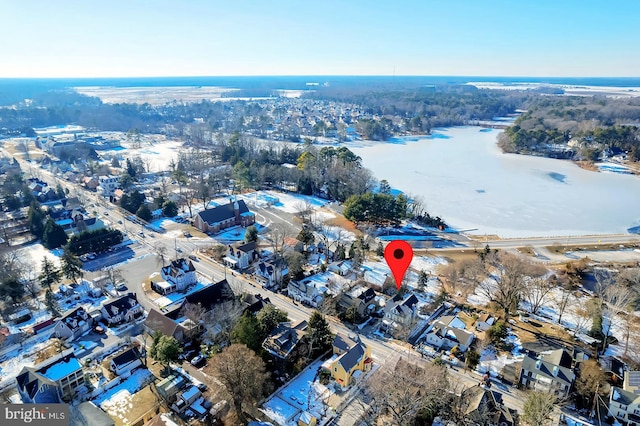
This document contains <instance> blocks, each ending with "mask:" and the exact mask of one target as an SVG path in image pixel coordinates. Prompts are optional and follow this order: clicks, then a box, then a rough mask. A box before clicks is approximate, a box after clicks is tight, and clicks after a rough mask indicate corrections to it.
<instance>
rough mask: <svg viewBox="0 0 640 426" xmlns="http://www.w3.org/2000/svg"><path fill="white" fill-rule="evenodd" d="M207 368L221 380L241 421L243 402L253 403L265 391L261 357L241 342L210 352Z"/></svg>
mask: <svg viewBox="0 0 640 426" xmlns="http://www.w3.org/2000/svg"><path fill="white" fill-rule="evenodd" d="M207 370H208V371H207V372H208V374H210V375H212V376H214V377H217V378H218V379H219V380H220V381H221V382H222V383H223V384H224V386H225V387H226V389H227V392H229V394H231V398H232V401H233V406H234V408H235V410H236V414H237V415H238V420H239V421H240V423H241V424H245V423H246V416H245V414H244V411H243V405H244V404H245V403H249V404H254V403H255V402H256V401H258V400H259V399H260V398H261V397H262V396H263V394H264V391H265V387H266V384H267V378H268V373H267V372H266V368H265V365H264V361H262V359H261V358H260V357H258V356H257V355H256V354H255V353H254V352H253V351H252V350H251V349H249V348H247V347H246V346H245V345H241V344H233V345H231V346H229V347H227V348H225V349H224V350H223V351H222V352H221V353H219V354H218V355H216V356H214V357H213V358H212V359H211V362H210V363H209V367H208V369H207Z"/></svg>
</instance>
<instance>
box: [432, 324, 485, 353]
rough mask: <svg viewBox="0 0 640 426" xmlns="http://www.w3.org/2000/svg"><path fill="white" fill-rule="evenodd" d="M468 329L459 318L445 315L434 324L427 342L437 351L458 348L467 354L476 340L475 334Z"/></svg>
mask: <svg viewBox="0 0 640 426" xmlns="http://www.w3.org/2000/svg"><path fill="white" fill-rule="evenodd" d="M466 328H467V326H466V324H465V323H464V321H462V320H461V319H460V318H458V317H457V316H455V315H445V316H443V317H441V318H439V319H438V320H437V321H436V322H434V323H433V325H432V326H431V330H430V331H429V333H427V336H426V342H427V344H429V345H431V346H433V347H434V348H436V349H437V350H440V349H452V348H453V347H454V346H457V347H458V349H459V350H460V351H462V352H465V351H466V350H467V349H469V346H470V345H471V343H472V342H473V339H474V338H475V334H474V333H473V332H472V331H469V330H466Z"/></svg>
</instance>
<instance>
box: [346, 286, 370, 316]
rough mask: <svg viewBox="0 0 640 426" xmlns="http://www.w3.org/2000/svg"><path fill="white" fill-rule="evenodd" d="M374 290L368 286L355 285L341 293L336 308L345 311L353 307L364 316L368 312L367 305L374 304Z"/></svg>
mask: <svg viewBox="0 0 640 426" xmlns="http://www.w3.org/2000/svg"><path fill="white" fill-rule="evenodd" d="M375 297H376V293H375V291H373V289H371V288H369V287H362V286H356V287H353V288H352V289H351V290H349V291H348V292H345V293H343V294H342V295H341V296H340V299H339V300H338V308H339V309H340V310H342V311H345V312H346V311H347V310H348V309H349V308H351V307H354V308H355V309H356V311H357V312H358V314H359V315H361V316H364V315H365V314H367V313H368V312H369V306H371V305H372V304H374V302H373V300H374V299H375Z"/></svg>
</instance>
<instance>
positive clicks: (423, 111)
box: [304, 85, 530, 131]
mask: <svg viewBox="0 0 640 426" xmlns="http://www.w3.org/2000/svg"><path fill="white" fill-rule="evenodd" d="M304 96H305V97H308V98H311V99H323V100H329V101H335V102H344V103H348V104H355V105H358V106H361V107H363V108H365V112H367V113H370V114H374V115H377V116H382V117H387V118H390V117H399V118H400V120H399V121H397V122H395V123H394V125H396V126H398V128H400V127H403V128H406V129H409V130H414V131H428V130H429V129H432V128H434V127H445V126H455V125H464V124H469V123H470V122H472V121H475V120H491V119H492V118H493V117H496V116H506V115H507V114H511V113H513V112H514V111H515V110H516V109H518V108H520V107H521V106H522V105H523V103H524V102H525V101H526V100H527V99H528V98H529V97H530V95H526V94H523V93H516V92H507V91H497V90H481V89H478V88H476V87H475V86H470V85H439V86H428V87H422V88H418V89H408V88H407V89H394V88H383V89H371V88H369V87H353V88H344V87H343V88H333V87H327V88H325V87H323V88H320V89H319V90H318V91H316V92H309V93H306V94H305V95H304ZM384 124H385V123H381V125H382V126H383V127H384Z"/></svg>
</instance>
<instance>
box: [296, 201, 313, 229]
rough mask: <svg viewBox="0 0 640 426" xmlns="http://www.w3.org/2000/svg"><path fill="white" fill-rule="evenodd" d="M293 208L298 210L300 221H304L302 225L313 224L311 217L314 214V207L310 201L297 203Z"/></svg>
mask: <svg viewBox="0 0 640 426" xmlns="http://www.w3.org/2000/svg"><path fill="white" fill-rule="evenodd" d="M293 207H294V208H295V210H296V214H297V215H298V216H299V217H300V220H302V223H305V224H310V223H312V222H311V215H312V213H313V206H312V205H311V203H310V202H309V200H306V199H305V200H300V201H297V202H296V203H295V204H294V206H293Z"/></svg>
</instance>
